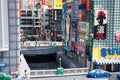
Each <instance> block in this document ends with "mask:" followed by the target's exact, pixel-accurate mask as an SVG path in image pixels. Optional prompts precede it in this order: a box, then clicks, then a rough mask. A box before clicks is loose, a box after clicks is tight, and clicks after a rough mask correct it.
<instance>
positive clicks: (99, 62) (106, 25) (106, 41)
mask: <svg viewBox="0 0 120 80" xmlns="http://www.w3.org/2000/svg"><path fill="white" fill-rule="evenodd" d="M93 1H94V5H93V6H94V10H93V11H94V15H93V16H94V26H93V27H92V28H93V41H92V42H93V46H92V63H93V66H92V67H93V69H95V68H100V69H104V70H108V71H120V54H119V47H120V46H119V45H120V39H119V32H120V28H119V20H120V16H119V15H120V10H118V8H119V7H120V2H118V1H117V0H108V1H106V0H99V1H98V0H93ZM116 3H117V4H116ZM106 5H107V6H106ZM100 16H102V19H100Z"/></svg>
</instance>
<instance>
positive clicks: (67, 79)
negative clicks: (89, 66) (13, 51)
mask: <svg viewBox="0 0 120 80" xmlns="http://www.w3.org/2000/svg"><path fill="white" fill-rule="evenodd" d="M13 80H27V79H26V78H23V79H13ZM30 80H116V79H113V78H112V77H111V78H108V77H107V78H88V77H86V75H81V76H61V77H41V78H30Z"/></svg>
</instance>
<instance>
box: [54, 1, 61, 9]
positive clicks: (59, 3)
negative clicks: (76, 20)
mask: <svg viewBox="0 0 120 80" xmlns="http://www.w3.org/2000/svg"><path fill="white" fill-rule="evenodd" d="M54 9H62V0H54Z"/></svg>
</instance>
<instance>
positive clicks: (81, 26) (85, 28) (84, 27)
mask: <svg viewBox="0 0 120 80" xmlns="http://www.w3.org/2000/svg"><path fill="white" fill-rule="evenodd" d="M78 30H79V34H81V33H84V34H82V36H84V37H82V36H80V37H82V38H84V39H86V40H88V39H89V23H87V22H81V21H80V22H78Z"/></svg>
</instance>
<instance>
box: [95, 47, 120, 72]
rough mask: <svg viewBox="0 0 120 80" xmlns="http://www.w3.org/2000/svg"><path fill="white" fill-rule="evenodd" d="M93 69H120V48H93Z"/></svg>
mask: <svg viewBox="0 0 120 80" xmlns="http://www.w3.org/2000/svg"><path fill="white" fill-rule="evenodd" d="M96 53H97V54H96ZM93 69H104V70H108V71H120V54H119V48H110V47H98V48H93Z"/></svg>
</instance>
